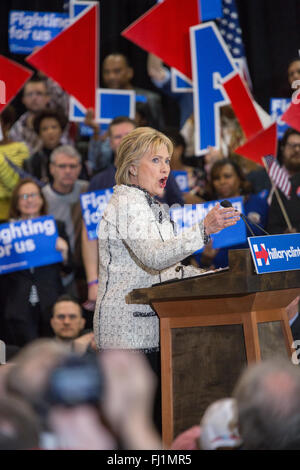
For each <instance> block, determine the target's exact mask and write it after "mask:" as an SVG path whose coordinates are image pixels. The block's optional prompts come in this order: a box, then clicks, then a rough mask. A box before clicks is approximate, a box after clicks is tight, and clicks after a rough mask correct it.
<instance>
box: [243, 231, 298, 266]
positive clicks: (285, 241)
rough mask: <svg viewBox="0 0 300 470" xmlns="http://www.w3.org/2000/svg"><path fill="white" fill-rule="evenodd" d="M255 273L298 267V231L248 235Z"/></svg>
mask: <svg viewBox="0 0 300 470" xmlns="http://www.w3.org/2000/svg"><path fill="white" fill-rule="evenodd" d="M248 243H249V247H250V250H251V255H252V259H253V262H254V266H255V270H256V272H257V274H265V273H276V272H280V271H295V270H296V269H300V233H287V234H283V235H265V236H263V237H249V238H248Z"/></svg>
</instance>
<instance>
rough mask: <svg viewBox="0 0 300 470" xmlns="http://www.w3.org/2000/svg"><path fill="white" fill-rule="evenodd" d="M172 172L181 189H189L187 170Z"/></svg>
mask: <svg viewBox="0 0 300 470" xmlns="http://www.w3.org/2000/svg"><path fill="white" fill-rule="evenodd" d="M172 173H173V175H174V177H175V180H176V183H177V184H178V186H179V189H180V191H181V192H183V193H187V192H188V191H189V180H188V174H187V171H179V170H172Z"/></svg>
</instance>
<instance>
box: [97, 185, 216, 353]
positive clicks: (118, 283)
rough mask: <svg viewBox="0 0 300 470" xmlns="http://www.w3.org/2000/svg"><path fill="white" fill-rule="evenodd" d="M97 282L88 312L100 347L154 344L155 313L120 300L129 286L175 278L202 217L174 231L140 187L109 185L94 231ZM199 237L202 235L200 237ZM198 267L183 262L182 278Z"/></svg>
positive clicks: (200, 236)
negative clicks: (94, 299)
mask: <svg viewBox="0 0 300 470" xmlns="http://www.w3.org/2000/svg"><path fill="white" fill-rule="evenodd" d="M98 237H99V284H98V296H97V302H96V308H95V314H94V331H95V339H96V343H97V345H98V347H99V348H100V349H109V348H112V349H138V350H144V352H150V351H152V350H157V349H158V348H159V318H158V316H157V315H156V313H155V312H154V311H153V310H152V309H151V308H150V306H149V305H134V304H130V305H129V304H126V303H125V297H126V295H127V294H128V293H129V292H131V291H132V290H133V289H138V288H142V287H150V286H151V285H152V284H155V283H158V282H163V281H166V280H168V279H172V278H176V277H181V276H182V273H181V272H179V273H178V272H176V271H175V268H176V267H177V266H178V265H179V262H180V261H181V260H183V259H184V258H186V257H187V256H189V255H191V254H192V253H194V252H195V251H196V250H199V249H200V248H202V246H203V244H204V241H205V242H207V240H206V237H205V236H204V227H203V222H200V223H199V224H196V225H194V226H193V227H191V228H189V229H187V230H184V231H183V232H181V233H180V234H178V235H176V234H175V231H174V226H173V223H172V222H171V220H170V217H169V213H168V211H167V210H166V209H165V208H164V206H163V205H161V204H160V203H159V202H158V201H156V200H155V199H154V198H153V197H151V196H150V195H149V194H148V193H147V192H146V191H145V190H143V189H140V188H138V187H136V186H131V185H128V186H127V185H118V186H115V187H114V194H113V196H112V197H111V199H110V201H109V204H108V206H107V208H106V210H105V212H104V214H103V217H102V219H101V222H100V226H99V231H98ZM204 238H205V240H204ZM201 271H202V270H200V269H197V268H193V267H192V266H184V271H183V273H184V277H190V276H196V275H199V274H200V272H201Z"/></svg>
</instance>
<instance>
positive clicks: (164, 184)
mask: <svg viewBox="0 0 300 470" xmlns="http://www.w3.org/2000/svg"><path fill="white" fill-rule="evenodd" d="M167 179H168V178H167V177H165V178H161V179H160V180H159V185H160V187H161V188H165V186H166V184H167Z"/></svg>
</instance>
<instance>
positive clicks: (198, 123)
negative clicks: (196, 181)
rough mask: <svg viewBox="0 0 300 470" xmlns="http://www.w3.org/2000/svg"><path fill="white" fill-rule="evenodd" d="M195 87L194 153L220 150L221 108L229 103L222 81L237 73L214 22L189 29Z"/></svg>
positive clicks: (200, 153)
mask: <svg viewBox="0 0 300 470" xmlns="http://www.w3.org/2000/svg"><path fill="white" fill-rule="evenodd" d="M190 40H191V57H192V70H193V84H194V116H195V154H196V155H203V154H205V153H207V149H208V147H209V146H211V147H217V148H218V147H220V113H219V108H220V107H221V106H223V105H224V104H228V103H229V99H228V97H227V95H226V93H225V92H224V89H223V86H222V81H221V79H223V80H225V79H227V78H229V77H230V76H231V75H232V74H233V73H234V72H236V68H235V64H234V61H233V59H232V56H231V55H230V53H229V50H228V47H227V46H226V44H225V42H224V40H223V38H222V36H221V33H220V32H219V30H218V28H217V26H216V25H215V24H214V23H212V22H209V23H204V24H200V25H198V26H193V27H192V28H190Z"/></svg>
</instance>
